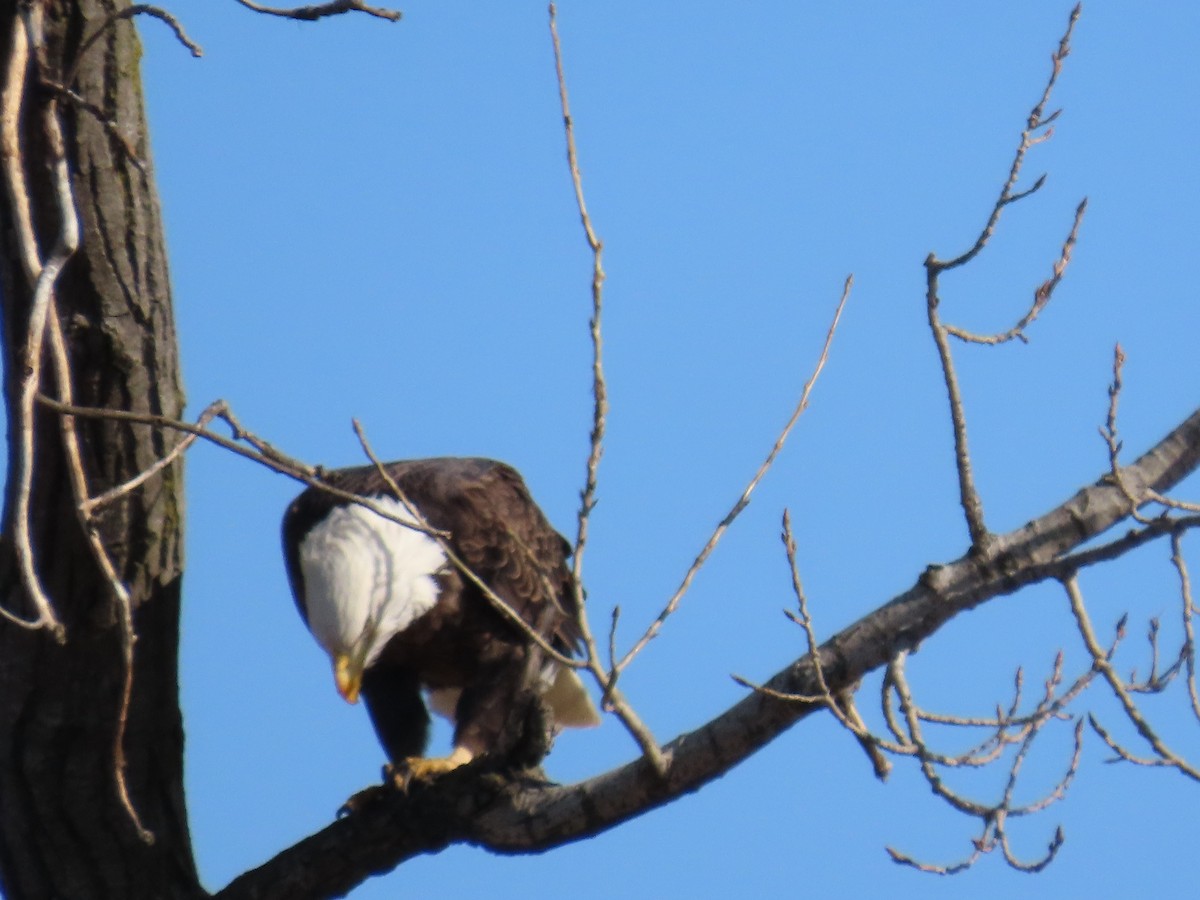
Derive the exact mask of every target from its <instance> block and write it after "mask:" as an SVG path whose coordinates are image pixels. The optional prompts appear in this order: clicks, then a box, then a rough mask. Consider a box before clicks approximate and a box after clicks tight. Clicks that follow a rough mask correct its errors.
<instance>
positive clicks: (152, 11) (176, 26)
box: [62, 3, 204, 168]
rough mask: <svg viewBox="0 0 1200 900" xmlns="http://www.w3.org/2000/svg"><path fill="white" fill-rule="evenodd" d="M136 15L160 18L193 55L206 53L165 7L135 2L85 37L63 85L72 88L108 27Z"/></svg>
mask: <svg viewBox="0 0 1200 900" xmlns="http://www.w3.org/2000/svg"><path fill="white" fill-rule="evenodd" d="M135 16H150V17H151V18H154V19H158V20H159V21H160V22H163V23H165V24H166V26H167V27H168V28H170V29H171V31H173V32H174V33H175V39H176V40H178V41H179V43H181V44H183V46H184V47H186V48H187V49H188V51H189V52H190V53H191V54H192V56H194V57H196V58H197V59H198V58H199V57H201V56H203V55H204V50H203V49H202V48H201V47H200V45H199V44H197V43H196V42H195V41H193V40H192V39H191V38H190V37H188V34H187V32H186V31H184V28H183V25H181V24H180V23H179V20H178V19H176V18H175V17H174V16H173V15H171V14H170V13H169V12H167V11H166V10H165V9H160V8H159V7H157V6H152V5H151V4H149V3H135V4H133V5H132V6H127V7H125V8H124V9H119V10H117V11H116V12H114V13H113V14H112V15H110V16H109V17H108V18H106V19H105V20H104V21H103V22H101V23H100V24H99V25H98V26H97V27H96V30H95V31H93V32H92V33H91V34H89V35H88V36H87V37H86V38H85V39H84V41H83V43H81V44H80V45H79V50H78V51H77V52H76V53H75V61H74V62H72V63H71V65H70V67H69V68H68V69H67V71H66V74H65V75H64V76H63V80H62V87H64V88H70V87H71V86H72V85H74V84H75V75H76V74H77V73H78V72H79V63H80V61H81V60H82V59H83V57H84V54H86V53H87V52H88V51H89V50H90V49H92V47H93V46H94V45H95V43H96V41H98V40H100V38H101V37H102V36H103V35H104V33H105V32H106V31H108V29H110V28H112V27H113V25H115V24H116V23H117V22H120V21H122V20H124V19H132V18H134V17H135ZM139 168H140V166H139Z"/></svg>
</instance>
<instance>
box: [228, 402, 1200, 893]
mask: <svg viewBox="0 0 1200 900" xmlns="http://www.w3.org/2000/svg"><path fill="white" fill-rule="evenodd" d="M1198 466H1200V409H1198V410H1196V411H1195V412H1193V413H1192V415H1191V416H1189V417H1188V418H1187V419H1186V420H1185V421H1184V422H1182V423H1181V424H1180V425H1179V426H1178V427H1177V428H1175V429H1174V430H1173V431H1172V432H1171V433H1170V434H1168V435H1166V436H1165V437H1164V438H1163V439H1162V440H1160V441H1159V442H1158V443H1157V444H1156V445H1155V446H1154V447H1152V448H1151V449H1150V450H1149V451H1147V452H1146V453H1145V454H1143V455H1142V456H1141V457H1140V458H1139V459H1138V460H1137V461H1136V462H1135V463H1133V464H1132V465H1131V466H1129V467H1127V469H1126V473H1127V474H1128V475H1129V476H1130V477H1131V479H1134V480H1136V483H1139V484H1145V485H1147V486H1149V487H1152V488H1153V489H1154V490H1158V491H1162V492H1166V491H1169V490H1170V489H1171V487H1173V486H1174V485H1175V484H1177V483H1178V482H1179V481H1180V480H1181V479H1182V478H1184V477H1185V476H1186V475H1188V474H1190V473H1191V472H1193V471H1195V470H1196V468H1197V467H1198ZM1127 516H1128V503H1127V502H1126V501H1125V498H1124V497H1123V496H1122V494H1121V492H1120V490H1119V489H1118V488H1117V487H1116V486H1115V485H1113V484H1112V483H1111V481H1110V480H1109V479H1108V478H1107V477H1104V476H1103V475H1102V476H1101V477H1100V479H1099V480H1098V481H1096V482H1095V483H1094V484H1092V485H1090V486H1088V487H1085V488H1083V489H1082V490H1080V491H1079V492H1077V493H1076V494H1075V495H1074V496H1072V497H1071V498H1069V499H1067V500H1066V501H1065V502H1063V503H1062V504H1061V505H1059V506H1057V507H1056V508H1054V509H1052V510H1050V511H1049V512H1047V513H1045V514H1044V515H1042V516H1040V517H1038V518H1036V519H1034V520H1032V521H1030V522H1029V523H1027V524H1026V525H1024V526H1022V527H1021V528H1018V529H1016V530H1015V531H1012V532H1010V533H1008V534H1004V535H997V536H996V539H995V541H994V542H993V543H992V545H991V548H990V550H989V552H987V553H984V554H981V553H978V552H972V553H968V554H967V555H966V556H964V557H962V558H960V559H957V560H954V561H953V562H950V563H947V564H946V565H943V566H934V567H930V568H929V569H927V570H926V571H925V572H924V573H923V574H922V575H921V576H920V577H919V578H918V579H917V582H916V584H914V585H913V587H912V588H910V589H909V590H907V591H905V592H904V593H903V594H900V595H899V596H897V597H895V598H894V599H892V600H891V601H890V602H888V603H886V604H884V605H883V606H881V607H880V608H878V609H877V610H875V611H874V612H872V613H870V614H869V615H867V616H865V617H864V618H862V619H860V620H859V621H858V622H856V623H854V624H853V625H850V626H849V627H847V628H845V629H844V630H842V631H841V632H840V633H838V634H837V635H835V636H834V637H832V638H830V639H829V640H828V641H826V642H825V643H824V644H822V645H821V647H820V648H819V651H818V653H817V654H806V655H805V656H803V657H801V658H800V659H798V660H796V661H795V662H793V663H791V664H790V665H788V666H787V667H786V668H784V669H783V670H782V671H780V672H779V673H778V674H776V675H775V676H774V677H772V678H771V679H769V680H768V681H767V682H765V684H764V687H765V688H767V689H768V690H770V691H775V692H778V693H782V694H798V695H816V694H817V693H818V692H819V688H818V686H817V683H816V675H815V660H816V659H819V661H820V666H821V671H822V673H823V676H824V678H825V679H826V681H827V684H828V687H829V690H830V691H831V692H837V691H839V690H842V689H844V688H847V687H849V686H850V685H852V684H854V683H855V682H857V681H858V680H859V679H860V678H862V677H863V676H864V675H865V674H866V673H868V672H870V671H872V670H874V669H877V668H879V667H880V666H883V665H885V664H886V663H887V662H888V661H889V660H891V659H893V658H895V656H896V655H897V654H898V653H900V652H901V651H903V650H905V649H908V648H912V647H915V646H917V645H918V644H919V643H920V642H922V641H923V640H925V639H926V638H928V637H930V636H931V635H933V634H934V633H936V632H937V631H938V629H940V628H941V627H942V626H943V625H944V624H945V623H946V622H948V621H949V620H950V619H952V618H953V617H954V616H956V615H958V614H959V613H961V612H964V611H966V610H969V609H973V608H975V607H977V606H979V605H980V604H982V603H985V602H987V601H988V600H991V599H994V598H996V597H1000V596H1004V595H1007V594H1010V593H1012V592H1014V591H1016V590H1018V589H1020V588H1021V587H1024V586H1026V585H1028V584H1031V583H1034V582H1035V581H1044V580H1046V579H1047V578H1050V577H1052V576H1051V575H1049V574H1048V569H1047V566H1046V564H1047V563H1049V562H1052V561H1053V560H1056V559H1061V558H1063V557H1065V556H1066V555H1067V554H1069V553H1070V552H1071V551H1072V550H1073V549H1074V548H1076V547H1078V546H1080V545H1081V544H1083V543H1084V542H1086V541H1089V540H1091V539H1092V538H1094V537H1095V536H1097V535H1099V534H1101V533H1102V532H1104V531H1106V530H1107V529H1109V528H1111V527H1112V526H1113V525H1115V524H1117V523H1118V522H1120V521H1122V520H1123V519H1125V518H1126V517H1127ZM822 709H826V705H825V704H824V703H823V702H819V703H795V702H789V701H786V700H781V699H777V698H775V697H772V696H769V695H767V694H764V693H760V692H753V693H751V694H749V695H748V696H746V697H745V698H743V699H742V700H741V701H739V702H738V703H737V704H735V705H734V706H733V707H731V708H730V709H728V710H726V711H725V712H724V713H722V714H720V715H719V716H717V717H716V718H714V719H712V720H711V721H709V722H708V723H707V724H705V725H703V726H701V727H700V728H698V729H696V730H695V731H692V732H689V733H687V734H684V735H681V736H680V737H678V738H676V739H675V740H673V741H671V742H670V743H668V744H666V745H664V747H663V755H664V757H665V759H666V761H667V772H666V775H665V776H659V775H657V774H656V773H655V772H654V771H653V769H652V767H651V766H650V765H649V764H648V763H646V762H645V761H644V760H638V761H635V762H632V763H629V764H628V765H625V766H622V767H620V768H617V769H614V770H612V771H610V772H606V773H604V774H602V775H598V776H596V777H594V778H590V779H588V780H586V781H584V782H581V783H579V784H575V785H567V786H560V785H546V784H537V785H532V784H528V783H519V784H518V783H515V782H505V781H504V780H503V779H502V778H496V779H491V780H488V781H487V782H486V783H481V782H480V780H479V779H478V778H467V779H466V780H462V779H458V778H453V777H451V776H447V777H446V778H445V779H443V780H442V781H440V782H438V783H436V784H434V785H431V786H430V787H429V788H428V790H427V792H421V793H419V794H418V795H417V796H413V797H410V798H409V799H408V800H404V801H402V800H399V799H397V800H396V801H395V802H391V801H389V802H388V803H385V804H381V805H380V806H379V807H376V808H372V809H371V810H367V811H364V813H363V814H362V815H357V814H356V815H354V816H351V817H349V818H348V819H345V820H342V821H340V822H335V823H333V824H332V825H330V826H329V827H327V828H325V829H324V830H322V831H321V832H318V833H317V834H315V835H313V836H311V837H309V838H306V839H305V840H303V841H301V842H300V843H298V844H296V845H295V846H294V847H292V848H290V849H288V850H284V851H283V852H282V853H280V854H279V855H278V856H276V857H275V858H274V859H272V860H270V861H269V862H267V863H265V864H264V865H263V866H261V867H259V868H257V869H255V870H254V871H252V872H247V873H246V874H245V875H242V876H241V877H239V878H238V879H236V880H235V881H233V882H232V883H231V884H230V885H228V886H227V887H226V888H224V889H223V890H221V891H219V892H218V893H217V895H216V896H217V897H218V898H221V900H242V898H251V897H253V898H255V900H271V898H284V897H287V898H294V900H304V898H316V897H326V896H331V895H332V894H333V893H335V892H337V891H344V890H346V889H348V888H349V887H352V886H353V885H354V884H357V883H359V881H361V880H362V879H363V878H365V877H366V876H367V875H368V874H372V873H377V872H380V871H385V870H388V869H391V868H393V867H395V866H396V865H399V864H400V863H401V862H403V861H404V860H406V859H408V858H411V857H412V856H414V855H417V854H421V853H427V852H434V851H436V850H439V849H441V848H443V847H445V846H448V845H449V844H451V843H454V842H457V841H467V842H470V843H474V844H478V845H480V846H484V847H487V848H489V849H492V850H495V851H497V852H502V853H516V852H530V851H539V850H546V849H549V848H551V847H555V846H558V845H560V844H564V843H568V842H571V841H575V840H580V839H582V838H586V837H590V836H592V835H594V834H597V833H600V832H602V831H605V830H608V829H610V828H612V827H614V826H616V825H618V824H620V823H621V822H624V821H626V820H628V819H630V818H633V817H635V816H638V815H641V814H643V813H645V812H648V811H649V810H652V809H654V808H656V807H658V806H661V805H663V804H665V803H668V802H670V801H671V800H673V799H675V798H677V797H679V796H681V795H683V794H686V793H689V792H691V791H694V790H696V789H697V788H699V787H700V786H702V785H703V784H705V783H706V782H708V781H711V780H712V779H714V778H716V777H719V776H720V775H721V774H723V773H724V772H726V771H728V770H729V769H730V768H732V767H733V766H735V765H737V764H738V763H739V762H741V761H742V760H743V759H745V758H746V757H748V756H749V755H751V754H752V753H754V752H755V751H756V750H758V749H759V748H761V747H762V746H763V745H765V744H766V743H768V742H770V741H771V740H773V739H774V738H775V737H777V736H778V735H779V734H781V733H782V732H783V731H785V730H787V729H788V728H790V727H791V726H792V725H794V724H796V723H797V722H798V721H800V720H802V719H804V718H806V717H807V716H808V715H810V714H811V713H813V712H815V711H818V710H822ZM435 808H436V809H437V810H439V814H438V815H437V817H436V818H435V819H433V821H437V822H439V823H441V825H440V827H439V829H438V830H437V832H436V833H434V832H430V831H429V830H427V829H426V830H422V829H421V828H420V827H419V823H421V822H422V821H423V820H422V818H421V815H422V811H423V810H426V811H429V810H432V809H435ZM448 810H452V811H453V814H448V813H447V811H448ZM448 815H449V816H450V817H449V818H447V816H448ZM424 821H426V822H428V821H430V820H429V819H425V820H424Z"/></svg>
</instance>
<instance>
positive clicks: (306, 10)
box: [237, 0, 403, 22]
mask: <svg viewBox="0 0 1200 900" xmlns="http://www.w3.org/2000/svg"><path fill="white" fill-rule="evenodd" d="M237 2H238V3H240V4H242V6H244V7H246V9H249V10H252V11H254V12H257V13H262V14H263V15H267V16H279V17H281V18H284V19H297V20H299V21H301V22H315V21H317V19H325V18H328V17H329V16H340V15H341V14H342V13H348V12H360V13H365V14H366V15H368V16H375V17H376V18H378V19H387V20H388V21H389V22H399V21H400V19H401V17H402V15H403V13H401V12H400V11H399V10H395V9H385V8H382V7H378V6H368V5H367V4H365V3H363V2H362V0H330V2H328V3H316V4H312V5H311V6H297V7H295V8H294V9H279V8H276V7H272V6H263V5H261V4H259V3H255V2H253V0H237Z"/></svg>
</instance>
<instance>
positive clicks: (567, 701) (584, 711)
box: [543, 666, 600, 728]
mask: <svg viewBox="0 0 1200 900" xmlns="http://www.w3.org/2000/svg"><path fill="white" fill-rule="evenodd" d="M543 699H544V700H545V701H546V704H547V705H548V706H549V707H550V709H551V710H552V711H553V712H554V722H555V724H556V725H559V726H562V727H565V728H592V727H594V726H596V725H599V724H600V713H599V712H597V711H596V705H595V704H594V703H592V697H591V695H590V694H589V693H588V691H587V688H585V687H584V686H583V682H582V681H581V680H580V678H579V675H578V674H576V672H575V670H574V669H572V668H568V667H566V666H561V667H559V669H558V671H557V672H556V673H555V675H554V683H553V684H551V685H550V687H549V688H548V689H547V691H546V693H545V694H544V695H543Z"/></svg>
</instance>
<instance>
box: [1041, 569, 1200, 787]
mask: <svg viewBox="0 0 1200 900" xmlns="http://www.w3.org/2000/svg"><path fill="white" fill-rule="evenodd" d="M1062 585H1063V588H1064V589H1065V590H1066V592H1067V598H1068V600H1069V601H1070V604H1071V613H1072V615H1074V617H1075V624H1076V626H1077V627H1078V629H1079V635H1080V637H1082V638H1083V644H1084V647H1086V648H1087V651H1088V653H1090V654H1091V657H1092V666H1093V667H1094V668H1095V669H1096V671H1097V672H1099V673H1100V675H1101V676H1102V677H1103V678H1104V680H1105V681H1107V682H1108V685H1109V687H1110V688H1112V692H1113V694H1115V695H1116V698H1117V700H1118V701H1119V702H1120V703H1121V706H1122V707H1123V708H1124V710H1125V715H1126V717H1127V718H1128V719H1129V721H1130V722H1132V723H1133V725H1134V727H1135V728H1136V729H1137V731H1138V734H1140V735H1141V736H1142V738H1143V739H1144V740H1145V741H1146V743H1147V744H1149V745H1150V746H1151V748H1152V749H1153V750H1154V752H1155V754H1156V755H1157V756H1158V759H1159V760H1161V762H1159V763H1155V764H1160V765H1168V766H1171V767H1173V768H1175V769H1178V770H1179V771H1180V772H1182V773H1183V774H1184V775H1187V776H1188V777H1189V778H1191V779H1193V780H1196V781H1200V771H1197V770H1196V769H1195V768H1194V767H1193V766H1191V765H1190V764H1189V763H1187V761H1185V760H1184V759H1182V758H1181V757H1179V756H1178V755H1176V754H1175V752H1174V751H1172V750H1171V749H1170V748H1169V747H1168V746H1167V745H1166V744H1165V743H1164V742H1163V740H1162V738H1160V737H1159V736H1158V734H1157V733H1156V732H1155V731H1154V728H1153V727H1152V726H1151V725H1150V723H1149V721H1147V719H1146V717H1145V716H1143V715H1142V712H1141V710H1140V709H1138V706H1137V704H1136V703H1134V701H1133V698H1132V697H1131V696H1130V695H1129V691H1128V690H1127V688H1126V686H1125V683H1124V682H1123V681H1122V679H1121V677H1120V676H1119V675H1118V674H1117V670H1116V669H1115V668H1114V667H1113V665H1112V663H1111V662H1110V661H1109V659H1108V657H1107V655H1106V654H1105V652H1104V650H1103V649H1101V647H1100V644H1099V642H1098V641H1097V640H1096V634H1095V631H1094V630H1093V629H1092V623H1091V619H1090V618H1089V616H1088V613H1087V607H1086V606H1085V605H1084V601H1083V593H1082V592H1081V591H1080V589H1079V581H1078V579H1076V578H1075V577H1073V576H1072V577H1070V578H1067V579H1064V580H1063V582H1062ZM1093 723H1094V724H1093V727H1094V728H1096V731H1097V733H1098V734H1100V736H1101V737H1102V738H1104V740H1105V742H1106V743H1108V744H1109V746H1110V747H1113V748H1114V749H1116V750H1118V752H1119V753H1121V754H1122V755H1123V756H1124V757H1125V758H1126V759H1129V760H1130V761H1131V762H1143V761H1142V760H1140V759H1137V758H1135V757H1133V756H1132V754H1126V753H1124V752H1122V751H1121V750H1120V749H1119V748H1118V747H1117V745H1116V743H1115V741H1112V740H1111V739H1110V737H1109V736H1108V734H1107V732H1105V731H1103V730H1102V729H1100V728H1099V727H1098V725H1097V724H1095V720H1094V719H1093ZM1143 764H1145V763H1144V762H1143Z"/></svg>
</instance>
